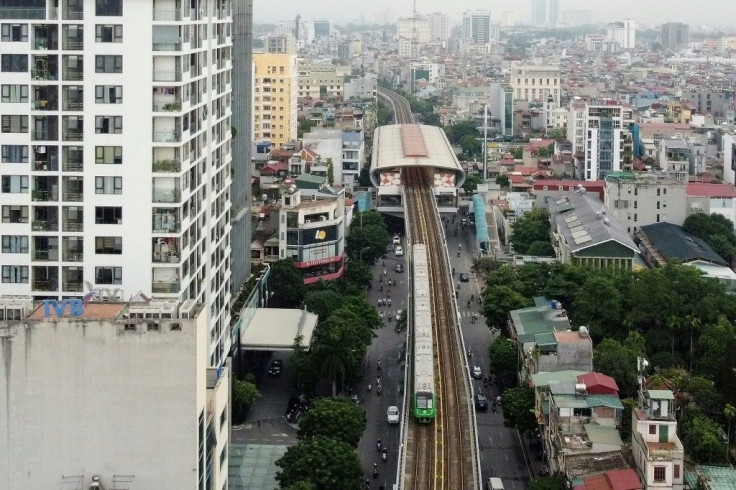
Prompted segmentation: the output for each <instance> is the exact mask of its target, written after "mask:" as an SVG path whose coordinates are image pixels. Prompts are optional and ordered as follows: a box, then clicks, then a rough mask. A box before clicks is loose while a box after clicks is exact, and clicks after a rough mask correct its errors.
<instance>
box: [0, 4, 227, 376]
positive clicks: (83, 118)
mask: <svg viewBox="0 0 736 490" xmlns="http://www.w3.org/2000/svg"><path fill="white" fill-rule="evenodd" d="M51 5H52V3H51V2H48V6H47V2H46V1H42V0H29V1H28V2H26V3H25V7H24V8H23V9H14V8H7V9H4V8H3V7H0V11H2V12H0V15H1V16H2V18H3V23H4V24H11V25H12V26H17V30H18V32H19V33H20V35H19V36H17V37H15V38H13V39H12V40H11V42H2V43H0V53H1V54H2V58H3V59H4V60H7V65H3V87H7V89H5V88H4V89H3V90H7V93H6V95H7V98H6V97H4V98H3V103H2V104H0V112H1V113H2V120H3V122H4V125H3V130H2V133H0V145H1V146H2V148H3V155H4V157H3V159H2V162H1V163H0V174H2V179H3V182H5V181H7V182H8V184H9V185H8V187H6V189H7V191H6V192H3V193H0V206H1V207H2V213H3V219H2V221H3V223H2V235H3V248H2V251H0V263H2V265H3V273H2V274H3V280H2V283H0V294H16V295H17V294H22V295H30V296H32V297H34V298H36V299H42V298H60V297H74V296H80V297H81V296H82V295H83V294H85V293H86V292H92V293H93V295H96V296H99V295H100V293H99V291H100V290H102V289H106V290H107V291H108V292H107V293H106V294H111V295H112V296H114V297H117V298H119V299H127V298H129V297H131V296H132V295H134V294H136V293H137V292H139V291H141V292H143V293H144V294H146V295H154V296H158V297H164V298H171V299H178V300H184V299H188V298H192V299H195V300H196V301H198V302H201V303H202V304H204V305H206V308H205V311H206V312H207V316H208V322H209V329H210V331H209V335H208V336H207V339H208V356H209V362H210V364H212V365H220V364H221V363H222V361H223V358H224V356H225V354H226V353H227V352H228V351H229V348H230V338H229V335H227V332H228V327H229V324H230V314H229V310H228V305H229V303H230V270H229V256H230V243H229V235H230V227H231V225H230V220H229V210H230V194H229V188H230V185H231V150H230V147H231V131H230V117H231V109H230V106H231V79H230V77H231V70H232V63H231V50H232V41H231V29H232V15H231V12H230V6H231V5H230V2H227V1H226V0H215V1H210V2H204V1H197V0H195V1H194V2H192V3H191V4H190V3H187V4H186V5H184V4H182V3H181V2H177V1H175V0H155V1H150V0H132V1H127V2H125V5H123V1H122V0H110V1H105V2H102V1H94V0H80V1H76V2H66V3H64V4H63V6H61V7H60V8H58V9H57V8H55V7H51ZM13 29H15V27H14V28H13ZM24 33H25V34H24ZM4 93H5V92H4ZM16 183H17V185H16ZM4 190H5V189H4ZM6 245H7V246H6Z"/></svg>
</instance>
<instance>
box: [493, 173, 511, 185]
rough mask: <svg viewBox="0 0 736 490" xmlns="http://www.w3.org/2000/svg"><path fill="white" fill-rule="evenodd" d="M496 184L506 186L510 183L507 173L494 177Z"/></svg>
mask: <svg viewBox="0 0 736 490" xmlns="http://www.w3.org/2000/svg"><path fill="white" fill-rule="evenodd" d="M496 184H498V185H500V186H501V187H504V188H508V187H509V186H510V185H511V181H510V180H509V176H508V175H499V176H498V177H496Z"/></svg>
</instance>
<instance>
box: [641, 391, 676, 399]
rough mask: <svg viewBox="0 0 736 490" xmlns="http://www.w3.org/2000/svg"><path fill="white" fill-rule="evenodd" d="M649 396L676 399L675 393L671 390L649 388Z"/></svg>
mask: <svg viewBox="0 0 736 490" xmlns="http://www.w3.org/2000/svg"><path fill="white" fill-rule="evenodd" d="M647 393H649V398H651V399H653V400H674V399H675V395H674V394H672V392H671V391H670V390H648V391H647Z"/></svg>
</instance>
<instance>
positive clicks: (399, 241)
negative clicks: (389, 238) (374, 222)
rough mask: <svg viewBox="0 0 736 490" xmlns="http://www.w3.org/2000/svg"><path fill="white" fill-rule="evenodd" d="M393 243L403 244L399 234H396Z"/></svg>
mask: <svg viewBox="0 0 736 490" xmlns="http://www.w3.org/2000/svg"><path fill="white" fill-rule="evenodd" d="M393 244H394V245H401V237H400V236H399V235H394V239H393Z"/></svg>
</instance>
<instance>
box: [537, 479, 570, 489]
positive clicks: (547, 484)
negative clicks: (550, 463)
mask: <svg viewBox="0 0 736 490" xmlns="http://www.w3.org/2000/svg"><path fill="white" fill-rule="evenodd" d="M527 488H528V489H529V490H566V489H567V485H565V478H563V477H561V476H541V477H539V478H535V479H534V480H532V481H530V482H529V486H528V487H527Z"/></svg>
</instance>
